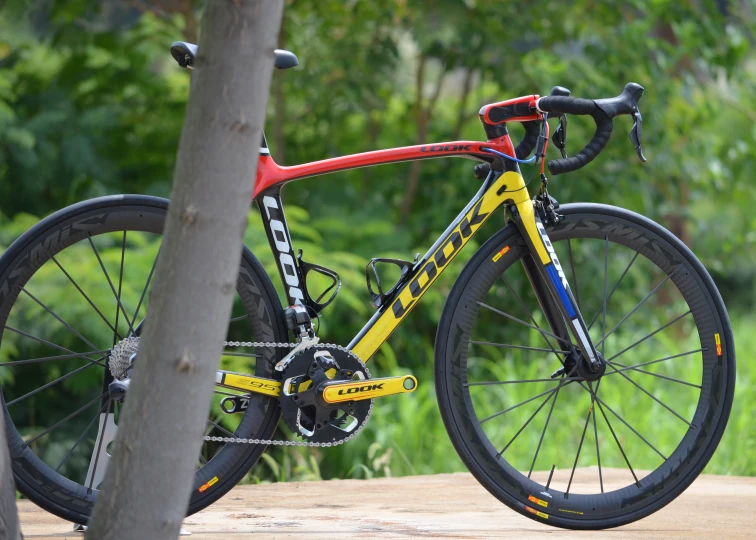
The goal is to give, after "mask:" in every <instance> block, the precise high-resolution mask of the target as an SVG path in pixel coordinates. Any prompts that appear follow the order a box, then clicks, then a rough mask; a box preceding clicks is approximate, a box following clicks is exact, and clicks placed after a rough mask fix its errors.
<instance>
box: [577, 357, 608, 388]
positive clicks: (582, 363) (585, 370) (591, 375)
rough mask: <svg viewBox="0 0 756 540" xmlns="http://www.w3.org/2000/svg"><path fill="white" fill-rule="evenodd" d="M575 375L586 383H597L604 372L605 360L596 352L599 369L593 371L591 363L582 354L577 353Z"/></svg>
mask: <svg viewBox="0 0 756 540" xmlns="http://www.w3.org/2000/svg"><path fill="white" fill-rule="evenodd" d="M577 354H578V361H577V364H576V365H577V374H578V376H579V377H582V378H583V379H585V380H586V381H598V380H599V379H600V378H601V377H602V376H603V375H604V373H605V372H606V360H604V357H603V355H602V354H601V353H600V352H598V351H596V358H598V361H599V368H598V369H597V370H595V371H594V369H593V366H592V365H591V361H590V360H589V359H588V358H586V357H585V356H584V355H583V353H582V352H578V353H577Z"/></svg>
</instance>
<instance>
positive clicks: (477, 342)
mask: <svg viewBox="0 0 756 540" xmlns="http://www.w3.org/2000/svg"><path fill="white" fill-rule="evenodd" d="M470 345H483V346H486V347H500V348H502V349H522V350H524V351H537V352H553V353H561V354H569V353H570V351H557V350H554V349H543V348H540V347H525V346H523V345H507V344H505V343H491V342H490V341H470Z"/></svg>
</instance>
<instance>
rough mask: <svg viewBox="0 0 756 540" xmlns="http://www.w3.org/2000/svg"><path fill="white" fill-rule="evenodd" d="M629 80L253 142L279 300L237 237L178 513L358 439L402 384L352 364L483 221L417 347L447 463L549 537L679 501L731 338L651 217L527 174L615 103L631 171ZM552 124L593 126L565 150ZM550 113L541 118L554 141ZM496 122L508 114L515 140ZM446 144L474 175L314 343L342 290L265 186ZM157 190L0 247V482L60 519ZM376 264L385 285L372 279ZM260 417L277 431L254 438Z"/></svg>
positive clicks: (133, 320) (290, 61)
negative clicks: (311, 451)
mask: <svg viewBox="0 0 756 540" xmlns="http://www.w3.org/2000/svg"><path fill="white" fill-rule="evenodd" d="M171 53H172V55H173V57H174V58H175V59H176V60H177V62H178V63H179V65H181V66H182V67H188V68H191V67H193V65H194V62H195V59H196V58H197V47H196V46H194V45H191V44H187V43H183V42H177V43H175V44H174V45H173V46H172V48H171ZM275 57H276V58H275V65H276V67H278V68H281V69H283V68H287V67H292V66H294V65H297V59H296V56H295V55H294V54H292V53H290V52H288V51H276V55H275ZM200 59H201V57H200ZM643 91H644V90H643V88H642V87H641V86H640V85H638V84H635V83H629V84H628V85H627V86H626V87H625V89H624V91H623V92H622V93H621V94H620V95H619V96H617V97H614V98H608V99H596V100H590V99H580V98H575V97H571V96H570V95H569V94H570V93H569V91H567V90H566V89H564V88H561V87H555V88H554V90H553V91H552V93H551V95H550V96H546V97H540V96H538V95H529V96H524V97H519V98H516V99H510V100H507V101H502V102H499V103H493V104H489V105H485V106H484V107H483V108H482V109H481V110H480V120H481V122H482V124H483V128H484V131H485V133H486V141H485V142H480V141H454V142H445V143H436V144H422V145H417V146H409V147H403V148H395V149H390V150H379V151H371V152H366V153H362V154H356V155H350V156H345V157H337V158H333V159H325V160H323V161H317V162H314V163H308V164H304V165H297V166H290V167H282V166H279V165H277V164H276V163H275V161H274V160H273V158H272V157H271V156H270V152H269V150H268V145H267V143H266V140H265V136H264V135H263V138H262V143H261V146H260V149H259V162H258V169H257V177H256V181H255V186H254V194H253V200H254V202H256V203H257V205H258V206H259V209H260V215H261V218H262V221H263V224H264V230H265V232H266V234H267V238H268V242H269V244H270V248H271V250H272V252H273V255H274V257H275V261H276V264H277V268H278V272H279V273H280V277H281V280H282V284H283V288H284V294H283V296H284V297H285V303H286V304H287V305H288V306H289V307H286V308H284V307H283V306H282V303H281V301H280V298H279V294H278V293H277V292H276V289H275V288H274V286H273V283H272V282H271V279H270V278H269V276H268V275H267V274H266V272H265V270H264V269H263V267H262V265H261V264H260V262H258V259H257V258H256V257H255V255H254V254H253V253H252V252H251V251H250V250H249V249H247V248H245V249H244V252H243V257H242V261H241V267H240V270H239V278H238V282H237V284H236V296H235V301H234V311H233V313H232V317H231V319H230V323H229V330H228V337H227V339H226V342H225V348H224V353H223V357H222V358H221V364H220V368H221V369H219V370H218V372H217V376H216V391H215V397H214V398H213V403H212V408H211V415H210V417H209V418H208V423H207V430H206V435H205V440H204V442H203V446H202V453H201V455H200V456H199V457H198V462H197V471H196V476H195V480H194V485H193V486H194V487H193V491H192V496H191V500H190V504H189V508H188V513H189V514H191V513H194V512H197V511H199V510H201V509H203V508H205V507H206V506H208V505H209V504H211V503H213V502H214V501H216V500H217V499H218V498H220V497H221V496H222V495H224V494H225V493H227V492H228V491H229V490H230V489H231V488H232V487H233V486H234V485H236V484H237V483H238V482H240V481H241V480H242V479H243V478H244V477H245V475H247V474H248V472H249V471H250V468H251V467H252V466H253V465H254V464H255V462H256V461H257V460H258V458H259V457H260V456H261V454H262V453H263V451H264V450H265V449H266V447H267V446H269V445H303V446H321V447H322V446H325V447H329V446H335V445H338V444H341V443H343V442H346V441H348V440H350V439H351V438H353V437H354V436H355V435H357V434H358V433H359V432H360V431H361V430H362V429H363V427H364V426H365V425H366V422H367V421H368V419H369V417H370V415H371V413H372V410H373V403H374V400H375V399H383V398H385V397H387V396H392V395H398V394H403V393H410V392H413V391H414V390H415V389H416V388H417V387H418V384H420V383H419V381H418V380H417V378H416V377H415V376H413V375H412V374H410V373H406V374H404V375H399V376H396V375H395V376H390V377H379V378H375V377H373V375H372V374H371V373H370V371H369V369H368V365H367V362H368V360H370V358H371V357H373V356H374V355H375V353H376V351H378V349H379V347H381V345H382V344H383V343H384V342H385V341H386V339H387V338H388V337H389V336H390V335H391V333H392V332H393V331H394V330H395V329H396V328H397V327H398V326H399V325H400V324H401V323H402V322H403V321H404V320H405V319H406V318H407V316H408V314H409V312H410V311H411V310H412V308H414V307H415V306H416V305H417V304H418V303H419V302H420V301H421V299H422V298H423V295H424V294H425V293H426V292H427V291H428V290H429V288H430V287H431V286H432V285H433V284H434V283H435V282H436V280H437V279H438V278H439V276H440V275H441V273H442V272H444V270H446V269H447V268H448V267H449V266H450V265H451V262H452V261H453V260H454V258H455V257H456V256H457V255H458V254H459V252H460V251H461V250H462V249H463V248H464V247H465V245H467V243H468V242H469V241H470V240H471V239H472V237H473V236H474V235H475V234H476V233H477V232H478V231H479V230H480V229H482V228H483V226H484V224H485V223H486V222H489V220H490V219H491V218H492V217H493V216H494V215H498V216H500V217H501V219H502V226H501V227H499V228H498V231H496V232H494V233H493V234H492V235H491V236H490V237H489V238H488V239H487V240H486V241H485V242H484V243H483V244H482V246H481V247H480V248H479V249H478V250H477V252H476V253H475V254H474V255H473V256H472V258H471V259H470V260H469V262H467V264H466V265H465V266H464V268H463V269H462V271H461V273H460V274H459V277H458V279H457V280H456V282H455V283H454V285H453V287H452V289H451V292H450V293H449V294H448V298H447V299H446V303H445V306H444V309H443V313H442V315H441V318H440V323H439V325H438V331H437V335H436V341H435V390H436V394H437V398H438V404H439V407H440V411H441V416H442V419H443V422H444V425H445V427H446V429H447V432H448V435H449V437H450V439H451V442H452V443H453V446H454V448H455V449H456V451H457V453H458V454H459V457H460V458H461V460H462V462H463V463H464V465H465V466H466V467H467V468H468V469H469V470H470V472H471V473H472V474H473V475H474V476H475V478H476V479H477V480H478V481H479V482H480V483H481V484H482V485H483V486H484V487H485V488H486V489H487V490H488V491H489V492H490V493H491V494H492V495H494V496H495V497H496V498H498V499H499V500H500V501H501V502H503V503H504V504H506V505H507V506H509V507H510V508H512V509H514V510H515V511H517V512H519V513H520V514H522V515H524V516H526V517H529V518H532V519H534V520H537V521H539V522H542V523H545V524H548V525H554V526H557V527H565V528H573V529H601V528H608V527H616V526H619V525H623V524H626V523H629V522H632V521H634V520H637V519H640V518H643V517H645V516H648V515H649V514H651V513H652V512H655V511H656V510H658V509H660V508H661V507H663V506H664V505H666V504H668V503H669V502H670V501H672V500H673V499H674V498H675V497H677V496H678V495H679V494H680V493H682V492H683V491H684V490H685V489H686V488H687V487H688V486H689V485H690V484H691V482H693V480H694V479H695V478H696V477H697V476H698V474H699V473H700V472H701V471H702V470H703V468H704V467H705V465H706V464H707V462H708V461H709V459H710V458H711V456H712V454H713V453H714V451H715V449H716V447H717V444H718V443H719V441H720V439H721V437H722V433H723V431H724V429H725V426H726V423H727V419H728V416H729V413H730V408H731V405H732V399H733V393H734V384H735V348H734V345H733V337H732V331H731V328H730V323H729V321H728V317H727V312H726V309H725V306H724V303H723V301H722V299H721V297H720V294H719V292H718V291H717V288H716V286H715V284H714V282H713V280H712V279H711V277H710V276H709V274H708V272H707V271H706V270H705V268H704V267H703V266H702V265H701V263H700V262H699V261H698V259H697V258H696V257H695V256H694V255H693V253H692V252H691V251H690V250H689V249H688V248H687V247H686V246H685V245H684V244H683V243H682V242H681V241H680V240H678V239H677V238H676V237H675V236H674V235H672V234H671V233H670V232H669V231H667V230H666V229H665V228H663V227H662V226H661V225H658V224H657V223H654V222H653V221H651V220H649V219H647V218H645V217H643V216H641V215H639V214H636V213H634V212H630V211H628V210H624V209H621V208H617V207H613V206H607V205H602V204H592V203H579V204H563V205H560V204H559V203H558V202H557V201H556V199H554V198H553V197H552V196H551V195H550V194H549V192H548V180H547V176H546V174H545V164H546V160H545V154H546V149H547V146H548V144H549V143H551V144H553V145H555V146H556V147H557V148H558V149H559V150H560V151H561V153H562V157H561V158H559V159H554V160H550V161H548V170H549V172H550V174H551V175H557V174H562V173H567V172H571V171H576V170H578V169H580V168H582V167H584V166H586V165H587V164H588V163H590V162H591V161H592V160H593V159H595V158H596V157H597V156H598V154H599V153H600V152H601V151H602V150H603V149H604V147H605V146H606V144H607V142H608V141H609V137H610V135H611V133H612V128H613V119H614V118H615V117H617V116H620V115H629V116H632V117H633V119H634V121H635V123H634V126H633V129H632V131H631V133H630V138H631V140H632V142H633V144H634V146H635V148H636V151H637V153H638V156H639V157H640V158H641V159H642V160H644V161H645V158H644V156H643V150H642V142H641V137H642V131H641V128H642V117H641V114H640V112H639V109H638V101H639V99H640V98H641V95H642V94H643ZM566 115H587V116H590V117H592V119H593V120H594V122H595V124H596V132H595V134H594V136H593V138H592V139H591V141H590V142H589V143H588V144H587V146H585V148H583V149H582V150H581V151H580V152H578V153H577V154H576V155H574V156H571V157H567V154H566V147H565V140H566V133H567V116H566ZM549 118H551V119H552V120H554V119H555V120H557V122H558V127H557V128H556V129H555V131H554V133H553V136H552V135H551V133H550V131H549V124H548V119H549ZM511 122H519V123H522V125H523V126H524V127H525V137H524V138H523V140H522V141H521V142H520V143H519V144H518V145H517V147H515V146H514V145H513V143H512V140H511V138H510V135H509V132H508V127H507V125H508V123H511ZM531 153H533V156H532V157H530V158H528V156H530V155H531ZM448 157H458V158H468V159H473V160H476V161H478V162H479V163H478V164H477V165H476V166H475V169H474V173H475V176H476V177H477V178H478V179H479V180H480V181H481V186H480V189H479V190H478V191H477V193H476V194H475V196H474V197H473V198H472V200H470V201H469V202H468V203H467V205H466V206H465V207H464V208H463V209H462V210H461V211H460V213H459V215H457V216H456V218H454V220H453V221H452V222H451V224H450V225H449V226H448V227H447V229H446V230H445V231H444V232H443V234H441V236H440V237H439V238H438V240H437V241H436V242H435V243H434V244H433V245H432V246H431V247H430V248H429V249H428V251H427V252H426V253H425V254H424V255H422V256H419V255H418V256H415V258H414V260H411V261H410V260H399V259H386V258H376V259H373V260H371V261H370V262H369V263H368V265H367V268H366V279H367V286H368V290H369V294H370V300H371V302H372V304H373V306H374V307H375V309H376V312H375V314H374V315H373V316H372V317H371V318H370V320H369V321H368V322H367V323H366V324H365V326H364V328H363V329H362V330H361V331H360V332H359V333H358V334H357V335H356V336H355V337H354V339H352V341H351V342H350V343H349V344H347V345H345V346H340V345H336V344H328V343H321V342H320V338H319V337H318V336H317V335H316V330H315V325H314V324H313V322H314V321H317V319H318V317H319V316H320V315H321V313H322V311H323V309H324V308H325V307H326V306H328V305H329V304H330V303H331V302H332V301H333V300H334V298H335V297H336V295H337V293H338V292H339V289H340V286H341V282H340V279H339V276H338V274H337V273H336V272H334V271H333V270H330V269H328V268H325V267H323V266H319V265H316V264H313V263H310V262H307V261H305V260H304V259H303V254H302V252H301V251H300V252H299V253H298V254H297V255H295V252H294V246H293V245H292V240H291V236H290V234H289V229H288V225H287V221H286V218H285V216H284V206H283V202H282V199H281V188H282V187H283V186H284V185H286V184H287V183H288V182H291V181H293V180H300V179H304V178H308V177H313V176H318V175H322V174H326V173H331V172H335V171H344V170H347V169H353V168H357V167H368V166H374V165H380V164H385V163H396V162H400V161H408V160H418V159H434V158H448ZM528 162H532V163H535V165H536V168H535V169H534V171H537V170H538V165H540V174H539V176H538V177H539V181H538V183H537V188H538V189H535V188H536V186H533V187H532V189H533V191H534V192H535V193H534V194H532V195H531V194H530V193H529V189H528V188H529V185H528V183H527V182H526V181H525V179H524V177H523V175H522V174H521V171H520V164H521V163H528ZM534 177H535V173H534ZM168 204H169V203H168V201H167V200H165V199H161V198H157V197H150V196H144V195H119V196H109V197H101V198H97V199H92V200H88V201H84V202H81V203H78V204H74V205H72V206H70V207H68V208H65V209H63V210H60V211H58V212H56V213H54V214H52V215H50V216H49V217H47V218H45V219H43V220H42V221H41V222H39V223H38V224H36V225H34V226H33V227H32V228H31V229H29V230H28V231H27V232H25V233H24V234H23V235H21V236H20V238H18V239H17V240H16V241H15V242H14V243H13V244H12V245H11V246H10V247H9V248H8V249H7V250H6V251H5V253H4V254H3V255H2V258H1V259H0V329H1V330H2V334H1V336H0V337H1V339H2V340H1V341H0V387H1V388H2V398H3V400H2V406H3V411H4V414H5V419H6V423H7V435H8V439H9V443H10V452H11V456H12V461H13V472H14V475H15V479H16V484H17V486H18V489H19V490H20V491H21V493H23V494H24V495H25V496H26V497H28V498H29V499H31V500H32V501H33V502H35V503H36V504H38V505H39V506H41V507H42V508H44V509H45V510H48V511H50V512H52V513H54V514H56V515H58V516H61V517H63V518H65V519H68V520H71V521H74V522H77V523H86V522H87V520H88V518H89V515H90V512H91V509H92V506H93V504H94V501H95V498H96V496H97V493H98V488H99V486H100V483H101V482H102V479H103V476H104V472H105V469H106V467H107V464H108V460H109V458H110V445H111V443H112V442H113V440H114V438H115V432H116V430H117V425H118V420H119V414H120V410H121V403H122V402H123V399H124V398H125V396H128V386H129V381H130V374H131V373H132V371H133V370H134V369H139V352H138V351H139V339H140V338H139V336H140V334H141V329H142V327H143V324H144V320H145V319H144V317H145V314H146V313H147V311H148V307H149V305H148V304H149V297H150V281H151V278H152V275H153V271H154V268H155V261H156V260H157V258H158V254H159V248H160V237H161V233H162V230H163V224H164V221H165V216H166V209H167V207H168ZM491 223H493V222H491ZM560 261H561V262H560ZM387 267H389V268H390V267H393V269H394V270H395V272H396V274H397V275H398V278H397V279H396V281H395V283H391V284H390V286H388V285H389V284H387V282H386V277H385V276H386V274H385V271H386V270H385V269H386V268H387ZM317 275H319V276H321V278H322V279H324V280H326V281H327V283H328V284H329V285H328V286H327V287H326V288H325V290H323V291H322V292H321V293H316V292H314V290H313V289H312V288H311V287H308V276H317ZM381 275H383V276H384V282H383V283H382V282H381ZM153 293H154V291H153ZM394 399H399V400H401V399H407V398H402V397H401V396H399V397H395V398H394ZM50 403H55V406H54V407H50V406H49V404H50ZM40 404H41V405H40ZM45 404H46V405H47V406H46V407H44V405H45ZM281 417H283V420H284V422H285V424H286V426H287V427H286V428H282V429H284V431H285V433H286V434H288V436H284V437H283V438H281V437H279V438H278V439H274V438H273V437H274V432H275V431H276V428H277V426H278V423H279V419H280V418H281ZM287 429H288V431H286V430H287ZM450 503H452V501H450Z"/></svg>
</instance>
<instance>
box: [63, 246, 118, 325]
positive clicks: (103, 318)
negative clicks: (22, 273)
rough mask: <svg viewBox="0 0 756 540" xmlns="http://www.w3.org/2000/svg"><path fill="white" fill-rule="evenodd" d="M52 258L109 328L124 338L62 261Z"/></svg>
mask: <svg viewBox="0 0 756 540" xmlns="http://www.w3.org/2000/svg"><path fill="white" fill-rule="evenodd" d="M52 260H53V262H54V263H55V264H57V265H58V268H60V270H61V271H62V272H63V273H64V274H65V275H66V277H67V278H68V280H69V281H70V282H71V283H72V284H73V286H74V287H76V290H77V291H79V292H80V293H81V295H82V296H83V297H84V299H85V300H86V301H87V302H89V305H90V306H92V308H93V309H94V310H95V311H96V312H97V314H98V315H99V316H100V318H102V320H103V321H105V324H107V325H108V327H109V328H110V329H111V330H112V331H113V332H115V334H116V335H117V336H118V339H123V338H122V337H121V335H120V334H118V330H116V329H115V327H114V326H113V325H112V324H111V323H110V321H109V320H108V318H107V317H105V315H103V314H102V311H100V310H99V309H98V308H97V306H96V305H95V304H94V302H92V300H91V299H90V298H89V296H87V295H86V293H85V292H84V291H83V290H82V289H81V287H79V284H78V283H76V282H75V281H74V279H73V278H72V277H71V275H70V274H69V273H68V272H66V270H65V268H63V266H62V265H61V264H60V263H59V262H58V260H57V259H56V258H55V257H53V258H52Z"/></svg>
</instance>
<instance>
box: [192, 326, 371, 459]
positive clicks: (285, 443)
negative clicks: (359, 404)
mask: <svg viewBox="0 0 756 540" xmlns="http://www.w3.org/2000/svg"><path fill="white" fill-rule="evenodd" d="M298 345H299V343H266V342H262V341H224V342H223V346H224V347H258V348H268V347H279V348H290V349H293V348H294V347H296V346H298ZM312 347H323V348H326V349H338V350H341V351H343V352H345V353H347V354H348V355H350V356H353V357H354V358H356V359H357V361H358V362H359V363H360V364H362V367H363V368H364V369H365V373H367V375H368V379H370V371H369V370H368V368H367V366H366V365H365V363H364V362H363V361H362V360H360V359H359V358H357V356H356V355H355V354H354V353H353V352H352V351H350V350H349V349H345V348H344V347H342V346H341V345H336V344H333V343H317V344H315V343H313V344H312ZM308 348H309V347H308ZM372 413H373V401H372V400H370V410H369V411H368V414H367V416H366V417H365V421H364V422H363V423H362V425H361V426H360V427H359V428H357V430H356V431H355V432H354V433H352V434H351V435H349V436H348V437H346V438H345V439H342V440H340V441H337V442H327V443H318V442H307V441H278V440H272V439H245V438H239V437H214V436H211V435H205V437H204V440H206V441H211V442H223V443H238V444H264V445H272V446H314V447H321V446H322V447H330V446H338V445H340V444H344V443H345V442H347V441H349V440H351V439H352V438H353V437H354V436H355V435H357V434H358V433H359V432H360V431H362V428H363V427H365V424H367V420H368V419H369V418H370V415H371V414H372Z"/></svg>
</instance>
